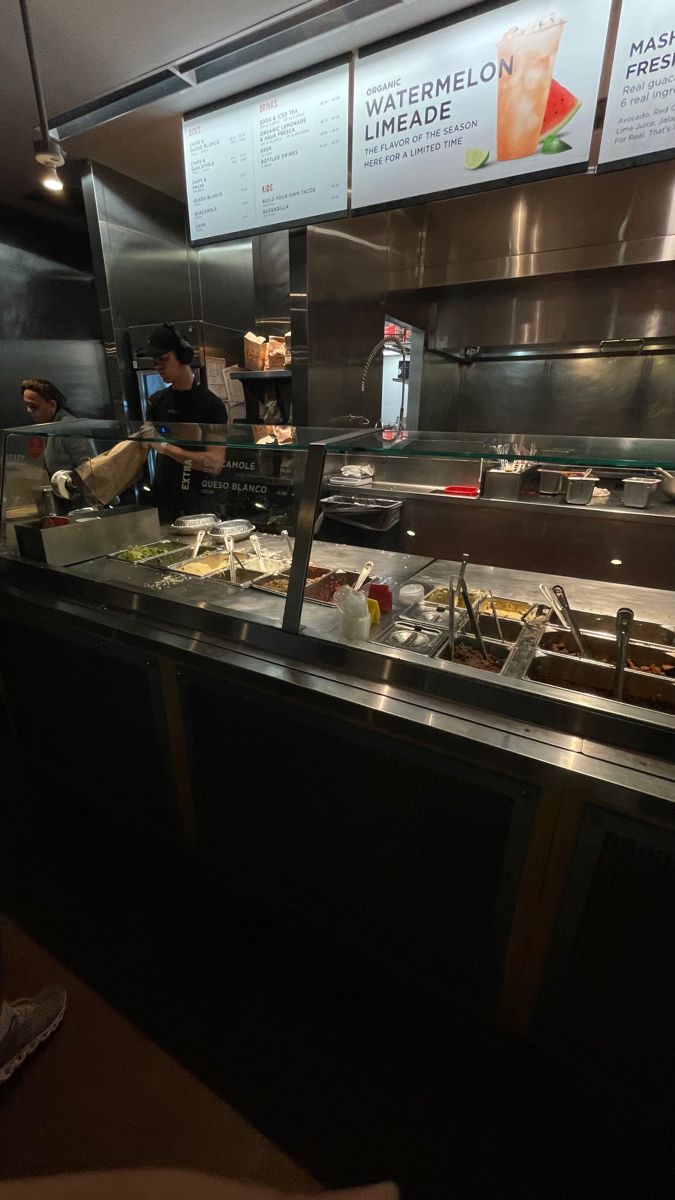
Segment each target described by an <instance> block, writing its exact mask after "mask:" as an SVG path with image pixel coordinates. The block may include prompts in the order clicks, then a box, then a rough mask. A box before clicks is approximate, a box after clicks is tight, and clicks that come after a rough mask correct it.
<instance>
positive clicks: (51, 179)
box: [40, 167, 63, 192]
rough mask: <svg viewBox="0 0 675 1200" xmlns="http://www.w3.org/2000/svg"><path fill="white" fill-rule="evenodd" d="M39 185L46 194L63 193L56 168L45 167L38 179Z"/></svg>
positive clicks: (61, 181) (61, 182)
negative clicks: (45, 190)
mask: <svg viewBox="0 0 675 1200" xmlns="http://www.w3.org/2000/svg"><path fill="white" fill-rule="evenodd" d="M40 183H41V184H42V186H43V188H46V189H47V191H48V192H62V191H63V180H62V179H59V176H58V173H57V170H56V167H46V168H45V170H44V173H43V174H42V175H41V177H40Z"/></svg>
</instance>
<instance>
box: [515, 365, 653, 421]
mask: <svg viewBox="0 0 675 1200" xmlns="http://www.w3.org/2000/svg"><path fill="white" fill-rule="evenodd" d="M549 366H550V381H549V390H548V394H547V397H546V404H545V405H544V406H543V407H542V408H541V409H540V411H541V418H542V419H541V421H539V422H538V423H537V422H534V423H533V421H532V417H533V416H534V415H535V412H534V410H531V411H530V412H529V414H528V415H529V416H530V423H529V425H528V428H530V429H535V430H536V432H541V433H571V434H587V435H589V436H592V435H595V436H597V437H603V436H604V437H631V436H632V437H641V436H642V429H641V422H642V411H643V406H644V399H643V392H642V384H643V370H644V360H643V359H642V358H640V357H628V358H627V357H624V356H617V357H611V358H587V359H579V360H572V359H555V360H552V361H551V362H550V364H549Z"/></svg>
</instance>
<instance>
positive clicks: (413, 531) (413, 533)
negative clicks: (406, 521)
mask: <svg viewBox="0 0 675 1200" xmlns="http://www.w3.org/2000/svg"><path fill="white" fill-rule="evenodd" d="M406 533H407V535H408V537H414V536H415V530H414V529H406Z"/></svg>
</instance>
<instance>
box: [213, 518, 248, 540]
mask: <svg viewBox="0 0 675 1200" xmlns="http://www.w3.org/2000/svg"><path fill="white" fill-rule="evenodd" d="M252 533H255V525H252V524H251V522H250V521H246V520H244V519H243V518H240V519H239V520H233V521H218V522H217V524H215V525H214V526H213V528H212V529H211V537H214V538H222V539H223V541H224V540H225V538H226V537H231V538H233V539H234V541H235V542H241V541H243V540H244V538H247V537H249V536H250V534H252Z"/></svg>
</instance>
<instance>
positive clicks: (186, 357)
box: [163, 321, 195, 366]
mask: <svg viewBox="0 0 675 1200" xmlns="http://www.w3.org/2000/svg"><path fill="white" fill-rule="evenodd" d="M163 324H164V328H165V329H168V330H170V331H171V333H172V334H173V335H174V337H175V338H176V340H177V342H178V349H177V350H176V358H177V359H178V361H179V363H183V364H184V365H185V366H187V365H188V364H189V363H191V362H192V360H193V358H194V356H195V352H194V349H193V347H192V346H191V345H190V343H189V342H188V341H187V339H186V338H184V337H183V336H182V334H180V333H179V332H178V330H177V329H176V327H175V326H174V325H171V324H170V323H169V322H168V321H164V323H163Z"/></svg>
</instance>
